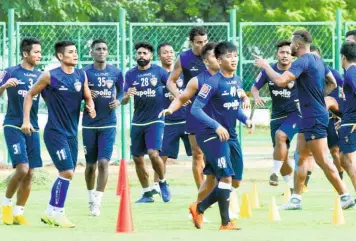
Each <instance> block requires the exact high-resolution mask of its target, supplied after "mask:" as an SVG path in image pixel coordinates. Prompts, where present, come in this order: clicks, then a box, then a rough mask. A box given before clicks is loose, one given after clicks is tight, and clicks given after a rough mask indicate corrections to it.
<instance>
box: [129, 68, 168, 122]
mask: <svg viewBox="0 0 356 241" xmlns="http://www.w3.org/2000/svg"><path fill="white" fill-rule="evenodd" d="M167 79H168V72H167V71H166V70H165V69H164V68H162V67H160V66H158V65H155V64H152V65H151V67H150V68H148V69H146V70H140V69H138V67H137V66H136V67H134V68H132V69H130V70H129V71H128V72H127V73H126V75H125V88H124V90H125V92H127V90H128V89H129V88H136V94H135V96H134V114H133V119H132V123H133V124H150V123H152V122H156V121H163V117H162V118H158V115H159V113H160V112H161V111H162V110H163V103H164V94H163V87H164V86H166V82H167Z"/></svg>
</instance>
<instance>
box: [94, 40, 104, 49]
mask: <svg viewBox="0 0 356 241" xmlns="http://www.w3.org/2000/svg"><path fill="white" fill-rule="evenodd" d="M101 43H103V44H106V45H108V43H107V42H106V41H105V40H104V39H95V40H94V41H93V42H92V43H91V45H90V48H92V49H93V48H94V47H95V44H101Z"/></svg>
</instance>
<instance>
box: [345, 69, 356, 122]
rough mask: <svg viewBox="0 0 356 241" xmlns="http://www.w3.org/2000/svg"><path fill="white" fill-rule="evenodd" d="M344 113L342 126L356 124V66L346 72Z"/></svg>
mask: <svg viewBox="0 0 356 241" xmlns="http://www.w3.org/2000/svg"><path fill="white" fill-rule="evenodd" d="M344 94H345V99H344V112H343V116H342V124H355V123H356V66H355V65H352V66H351V67H349V68H348V69H347V71H346V72H345V81H344Z"/></svg>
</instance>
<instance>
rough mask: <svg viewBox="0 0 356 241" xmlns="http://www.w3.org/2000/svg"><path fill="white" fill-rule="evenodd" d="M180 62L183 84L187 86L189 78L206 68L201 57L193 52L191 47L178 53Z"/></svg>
mask: <svg viewBox="0 0 356 241" xmlns="http://www.w3.org/2000/svg"><path fill="white" fill-rule="evenodd" d="M179 58H180V64H181V67H182V70H183V75H184V86H187V84H188V82H189V80H191V79H192V78H193V77H195V76H197V75H199V74H200V73H201V72H203V71H204V70H206V67H205V64H204V62H203V59H202V58H201V57H200V55H199V56H197V55H195V54H194V53H193V50H192V49H189V50H187V51H184V52H182V53H180V55H179Z"/></svg>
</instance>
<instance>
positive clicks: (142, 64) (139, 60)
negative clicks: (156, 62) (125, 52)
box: [137, 59, 150, 67]
mask: <svg viewBox="0 0 356 241" xmlns="http://www.w3.org/2000/svg"><path fill="white" fill-rule="evenodd" d="M149 63H150V60H148V59H138V60H137V64H138V65H139V66H141V67H145V66H146V65H148V64H149Z"/></svg>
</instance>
